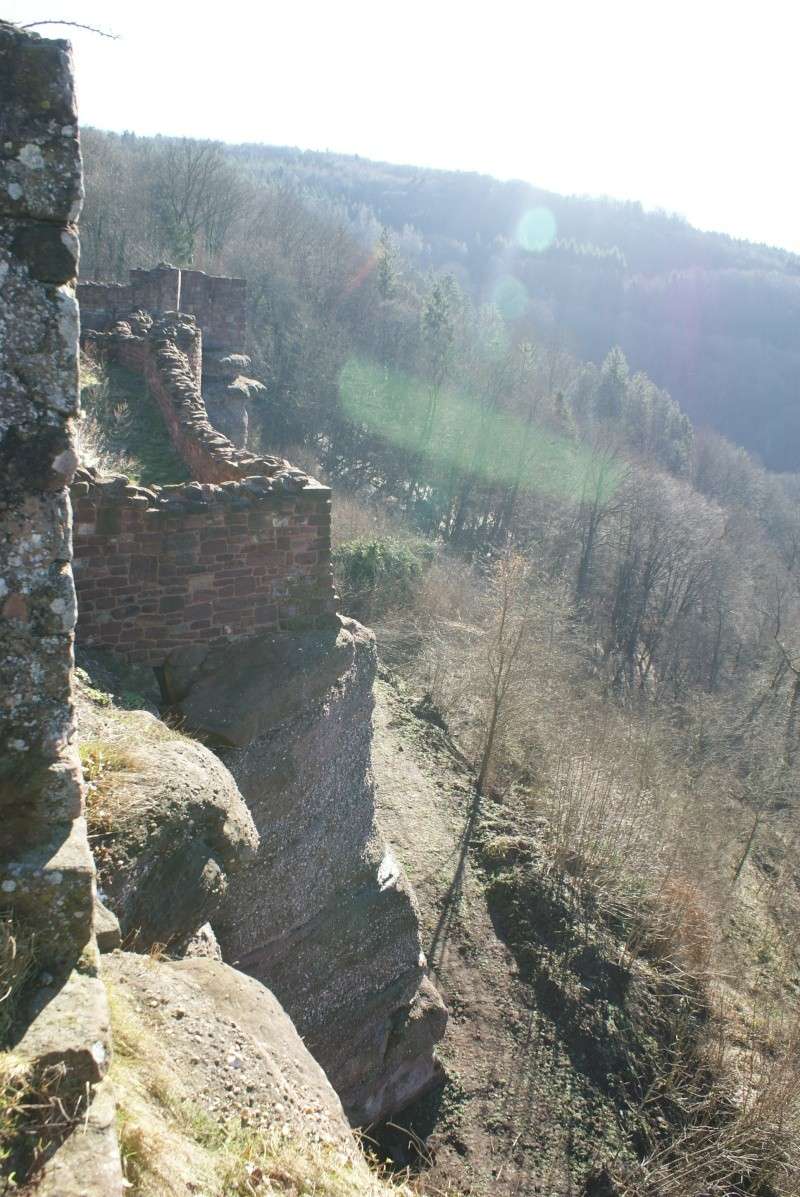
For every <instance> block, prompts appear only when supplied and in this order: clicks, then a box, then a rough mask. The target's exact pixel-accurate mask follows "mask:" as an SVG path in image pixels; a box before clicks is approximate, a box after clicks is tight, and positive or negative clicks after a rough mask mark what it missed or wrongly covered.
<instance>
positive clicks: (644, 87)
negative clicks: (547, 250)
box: [2, 0, 800, 252]
mask: <svg viewBox="0 0 800 1197" xmlns="http://www.w3.org/2000/svg"><path fill="white" fill-rule="evenodd" d="M2 16H3V17H4V18H5V19H6V20H11V21H17V22H19V23H20V24H23V23H27V22H29V21H35V20H41V19H44V18H59V17H60V18H65V17H67V18H69V19H70V20H73V21H81V22H85V23H87V24H90V25H97V26H100V27H101V28H104V29H107V30H110V31H113V32H114V33H116V34H118V35H119V40H118V41H108V40H106V39H104V38H100V37H97V36H96V35H92V34H89V33H84V32H82V31H80V30H69V29H64V28H60V27H58V26H52V27H49V26H45V27H43V28H41V29H39V30H38V32H40V33H42V34H43V35H47V36H51V37H70V38H71V40H72V42H73V44H74V47H75V54H76V60H77V73H78V88H79V100H80V111H81V120H82V122H83V123H84V124H92V125H97V126H99V127H101V128H106V129H117V130H123V129H132V130H134V131H135V132H137V133H168V134H182V135H187V136H193V137H212V138H220V139H222V140H225V141H234V142H237V141H259V142H266V143H270V144H276V145H297V146H300V147H302V148H303V149H317V150H324V149H330V150H337V151H341V152H345V153H357V154H360V155H362V156H363V157H368V158H379V159H384V160H387V161H390V162H404V163H414V164H417V165H421V166H433V167H446V168H453V169H462V170H477V171H482V172H485V173H487V174H493V175H496V176H497V177H499V178H520V179H526V180H528V181H529V182H531V183H534V184H536V185H537V186H541V187H546V188H549V189H551V190H553V191H559V192H565V193H577V194H589V195H610V196H616V197H618V198H622V199H638V200H641V201H642V203H644V204H645V205H646V206H647V207H661V208H666V209H668V210H670V211H674V212H679V213H681V214H682V215H683V216H685V217H686V218H687V219H688V220H689V221H691V223H692V224H695V225H697V226H699V227H700V228H704V229H718V230H720V231H722V232H726V233H731V234H733V235H734V236H738V237H747V238H750V239H752V240H755V241H765V242H768V243H770V244H773V245H780V246H783V247H784V248H787V249H793V250H795V251H797V252H800V164H799V163H798V158H797V118H798V90H797V89H798V82H797V81H798V63H797V47H798V44H800V37H799V36H798V35H800V5H797V4H796V3H794V2H793V0H789V2H788V3H778V2H776V0H757V2H753V0H749V2H748V3H744V0H517V2H516V3H512V2H510V0H488V2H487V0H484V2H483V3H470V0H403V2H402V3H400V2H395V3H393V4H389V3H386V0H366V2H362V0H249V2H247V0H225V2H224V3H218V2H217V3H214V4H210V3H202V0H137V2H136V3H135V4H123V3H119V0H116V2H115V0H5V3H4V4H3V12H2Z"/></svg>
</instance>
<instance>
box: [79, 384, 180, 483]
mask: <svg viewBox="0 0 800 1197" xmlns="http://www.w3.org/2000/svg"><path fill="white" fill-rule="evenodd" d="M81 406H82V408H83V410H84V419H83V421H82V424H81V426H80V428H79V436H78V441H79V447H80V449H81V450H82V453H81V456H82V458H83V459H84V460H83V464H87V465H96V466H97V468H98V469H101V470H104V471H113V472H119V473H122V474H127V475H128V477H129V478H130V479H131V480H132V481H133V482H136V483H139V484H140V485H143V486H148V485H154V486H162V485H164V484H167V483H171V482H186V481H188V480H189V472H188V470H187V468H186V466H185V464H184V463H183V461H182V460H181V458H180V457H179V456H178V454H177V452H176V451H175V449H174V447H173V445H172V441H171V440H170V437H169V433H168V432H167V429H166V426H165V424H164V419H163V417H162V415H161V412H160V410H159V408H158V405H157V404H156V402H155V400H154V399H152V398H151V396H150V394H149V392H148V390H147V387H146V386H145V383H144V381H143V379H141V378H140V377H139V376H138V375H136V374H134V373H132V372H131V371H130V370H126V369H124V368H123V367H122V366H114V365H98V364H97V363H95V362H90V363H88V364H84V366H83V367H82V369H81ZM92 458H94V459H95V460H92Z"/></svg>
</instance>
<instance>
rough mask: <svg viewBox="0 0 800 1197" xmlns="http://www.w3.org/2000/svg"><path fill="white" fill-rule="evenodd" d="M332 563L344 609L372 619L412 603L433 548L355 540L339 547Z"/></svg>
mask: <svg viewBox="0 0 800 1197" xmlns="http://www.w3.org/2000/svg"><path fill="white" fill-rule="evenodd" d="M333 559H334V570H335V573H336V580H337V584H338V586H339V590H340V593H341V595H342V600H343V605H344V608H345V609H346V610H348V611H352V612H353V614H354V615H357V616H359V617H361V618H374V617H375V616H379V615H383V614H384V613H385V612H387V611H389V610H390V609H392V608H402V607H408V606H411V605H412V604H413V603H414V601H415V599H416V597H417V594H418V592H419V588H420V583H421V580H422V576H423V573H424V571H425V568H426V566H427V565H429V564H430V562H431V561H432V559H433V547H432V546H431V545H427V544H425V542H424V541H403V540H399V539H397V538H395V537H392V536H381V537H373V538H359V539H357V540H351V541H348V542H347V543H345V544H343V545H340V546H339V548H337V549H336V550H335V551H334V554H333Z"/></svg>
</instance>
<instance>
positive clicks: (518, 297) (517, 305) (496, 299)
mask: <svg viewBox="0 0 800 1197" xmlns="http://www.w3.org/2000/svg"><path fill="white" fill-rule="evenodd" d="M492 301H493V303H494V305H495V307H496V308H497V310H498V311H499V312H500V314H501V315H502V316H504V317H505V319H506V320H518V319H519V318H520V316H524V315H525V310H526V308H527V306H528V292H527V291H526V290H525V287H524V285H523V284H522V283H521V282H520V281H519V279H518V278H514V277H513V275H510V274H506V275H504V276H503V278H501V279H498V281H497V282H496V284H495V286H494V290H493V291H492Z"/></svg>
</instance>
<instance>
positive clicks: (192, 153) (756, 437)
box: [82, 130, 800, 470]
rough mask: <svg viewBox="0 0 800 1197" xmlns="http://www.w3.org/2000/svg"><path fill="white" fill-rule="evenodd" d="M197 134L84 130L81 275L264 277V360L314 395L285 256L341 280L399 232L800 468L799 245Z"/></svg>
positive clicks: (439, 261) (415, 256)
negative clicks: (615, 350) (177, 267)
mask: <svg viewBox="0 0 800 1197" xmlns="http://www.w3.org/2000/svg"><path fill="white" fill-rule="evenodd" d="M193 144H194V147H195V148H194V149H187V143H180V142H172V141H169V140H168V139H164V138H157V139H155V140H153V139H147V138H135V137H132V136H129V135H124V136H122V137H119V136H113V135H109V134H102V133H98V132H96V131H93V130H88V131H87V132H86V133H85V134H84V150H85V155H86V166H87V178H88V184H89V187H88V202H87V207H86V210H85V214H84V219H83V227H84V237H83V261H82V271H83V274H84V276H85V277H87V278H91V277H95V278H112V277H113V278H116V277H118V276H120V275H121V272H123V271H124V270H125V269H126V267H127V266H128V265H140V264H142V263H150V262H153V261H156V260H158V257H160V256H164V255H166V256H167V257H168V258H170V259H171V260H173V261H176V260H179V259H180V260H189V259H192V260H193V261H194V262H195V263H196V264H197V265H200V266H202V267H204V268H214V269H217V268H219V269H223V270H229V269H233V270H236V271H238V272H239V273H242V274H246V275H247V277H248V278H250V279H251V280H253V281H255V276H256V274H260V273H261V271H262V270H263V272H264V275H265V277H263V278H261V279H259V280H258V281H259V288H260V292H261V294H260V300H259V310H260V314H261V315H262V318H263V317H266V321H267V323H268V324H269V325H271V326H272V331H273V333H275V334H276V335H277V337H278V345H274V346H271V347H270V353H269V357H270V359H271V360H272V361H273V364H274V365H275V366H276V368H277V369H278V370H279V371H280V372H279V374H278V376H277V380H278V385H279V388H280V389H281V391H282V392H283V391H286V392H288V391H289V389H290V388H291V390H292V391H293V392H294V396H297V395H298V394H303V395H305V396H306V397H308V396H309V394H310V388H309V379H308V378H307V377H305V376H303V374H302V373H301V374H300V375H299V376H298V374H297V373H296V372H297V371H298V370H300V371H302V358H303V357H304V356H305V353H306V352H308V353H312V354H314V355H315V354H316V353H318V352H319V348H320V346H319V345H318V343H317V335H316V334H315V333H314V334H312V336H311V337H310V338H309V340H310V342H311V343H310V344H306V345H305V346H296V345H293V350H294V353H295V354H299V359H298V357H296V356H295V357H294V358H293V359H291V361H287V360H286V359H285V358H284V354H285V352H287V351H289V348H290V345H292V343H293V340H294V338H293V332H294V329H295V328H296V326H297V320H298V318H299V319H302V316H301V315H300V312H299V311H298V310H297V298H298V297H297V294H296V292H295V291H294V288H293V287H292V286H291V283H290V279H288V278H287V277H286V272H285V270H284V269H282V268H281V259H282V258H283V257H284V255H289V256H292V255H294V254H295V253H297V252H298V251H300V252H301V253H302V255H303V258H304V264H303V268H302V273H303V278H304V281H306V282H309V283H312V285H313V284H314V283H315V282H317V281H321V279H320V277H319V272H320V271H323V272H326V273H328V276H329V278H331V275H330V272H331V270H333V272H334V274H335V272H336V269H337V265H339V266H340V265H341V264H342V262H343V259H345V260H346V259H347V257H348V256H350V255H349V253H348V248H347V246H348V243H349V244H350V246H353V247H357V248H358V249H359V250H360V251H361V259H362V265H363V264H364V261H365V259H366V255H368V254H369V253H371V252H372V251H373V250H374V249H375V248H376V247H378V245H379V243H380V239H381V235H382V230H383V229H385V230H386V233H385V237H386V238H387V243H388V244H389V245H390V246H391V247H392V249H393V251H394V252H396V253H397V255H398V256H399V258H400V259H401V260H402V261H403V262H404V263H406V264H407V265H408V267H409V268H411V269H413V270H414V271H416V272H422V273H427V272H429V271H435V272H447V273H449V274H451V275H452V276H453V277H454V278H455V279H456V280H457V282H458V284H459V286H460V287H461V288H463V290H464V292H465V293H466V294H467V295H468V296H469V297H470V300H471V301H473V302H474V303H476V304H478V305H482V304H487V303H491V304H495V305H497V306H498V308H500V310H502V312H503V314H504V316H505V317H506V319H507V320H508V321H509V324H510V328H511V332H512V335H513V337H514V338H515V339H520V340H524V339H528V338H535V339H544V340H545V341H547V342H548V343H553V344H557V345H558V346H559V347H560V348H562V349H563V350H565V351H568V352H569V353H571V354H573V355H574V356H575V357H576V358H578V359H583V360H587V361H589V362H592V363H593V364H594V365H595V366H599V365H600V364H601V363H602V361H603V359H604V358H605V356H606V354H607V353H608V351H609V350H610V349H611V348H612V347H613V346H614V345H619V346H621V348H622V350H623V352H624V353H625V355H626V357H627V358H628V360H629V362H630V364H631V369H632V371H633V372H637V371H640V370H644V371H646V372H647V374H648V375H649V376H650V377H651V378H652V379H653V380H654V382H655V383H656V384H657V385H658V386H659V387H662V388H665V389H667V390H668V391H670V392H671V394H672V396H673V398H674V399H675V400H677V402H678V403H680V405H681V407H682V408H683V410H684V411H686V412H687V414H688V415H689V416H690V417H691V418H692V420H693V421H694V422H695V423H696V424H697V425H698V426H699V427H702V426H709V427H711V428H713V429H715V430H716V431H718V432H720V433H722V434H723V435H725V436H727V437H728V438H729V439H731V440H733V441H735V442H736V443H737V444H741V445H743V446H744V447H745V448H747V449H749V450H751V451H754V452H756V453H757V454H759V455H760V456H761V457H762V458H763V459H764V461H765V462H766V463H767V464H768V465H769V466H770V467H771V468H773V469H780V470H794V469H797V468H798V465H800V423H799V422H798V420H799V419H800V417H798V415H797V410H798V406H797V398H798V390H797V387H798V384H797V378H798V376H800V371H799V370H798V366H800V349H799V348H798V342H797V327H798V315H800V260H799V259H798V258H797V256H796V255H793V254H790V253H788V252H785V251H783V250H780V249H771V248H769V247H767V246H764V245H753V244H750V243H748V242H743V241H736V240H734V239H732V238H730V237H727V236H723V235H721V234H716V233H702V232H699V231H698V230H697V229H693V228H691V226H689V225H688V224H686V223H685V222H684V221H683V220H681V219H680V218H678V217H676V216H671V215H668V214H666V213H662V212H645V211H643V209H642V208H641V206H640V205H638V204H635V203H621V202H615V201H612V200H602V199H589V198H584V197H565V196H560V195H556V194H554V193H552V192H546V191H542V190H540V189H537V188H535V187H531V186H530V185H528V184H526V183H520V182H506V183H503V182H499V181H498V180H496V179H491V178H488V177H486V176H481V175H477V174H465V173H458V172H447V171H434V170H424V169H421V168H416V167H409V166H392V165H389V164H387V163H378V162H370V161H369V160H366V159H362V158H358V157H346V156H343V155H336V154H322V153H302V152H300V151H298V150H292V149H286V148H279V147H274V146H252V145H244V146H229V147H224V148H223V147H221V146H214V145H213V144H212V143H205V145H204V147H203V148H202V150H200V149H198V143H193ZM198 154H199V155H200V156H199V158H198ZM297 199H300V200H301V201H302V205H303V207H304V208H305V210H306V213H307V215H306V216H305V217H298V214H297V211H296V205H295V203H294V201H295V200H297ZM310 213H313V220H312V219H311V218H310ZM277 226H280V234H279V245H277V246H276V245H275V234H276V233H277V232H278V227H277ZM301 229H302V230H304V232H305V236H304V235H303V232H301ZM312 230H313V231H312ZM326 230H327V232H326ZM309 233H311V240H310V241H308V240H306V237H307V235H308V234H309ZM326 241H327V244H325V242H326ZM270 243H272V245H273V250H272V252H270V251H269V250H268V249H267V246H269V245H270ZM251 251H252V252H251ZM276 251H277V252H276ZM321 254H322V255H323V256H324V259H325V260H321V256H320V255H321ZM276 259H277V260H276ZM354 265H355V264H354ZM358 269H359V267H355V269H354V270H353V272H352V275H351V279H350V280H349V281H350V283H351V285H350V286H348V287H345V288H342V287H336V286H335V284H334V286H333V287H330V288H329V289H328V290H327V292H326V296H325V299H324V301H323V302H324V304H325V306H326V307H327V308H328V309H329V310H328V319H327V320H326V324H327V325H328V327H327V329H326V331H325V333H324V334H322V335H323V339H324V340H327V338H328V337H329V336H330V335H331V333H332V332H333V330H334V328H335V326H336V324H338V323H339V322H340V321H341V320H344V322H345V323H346V324H347V325H348V327H349V328H351V329H357V328H358V317H357V315H356V311H357V310H358V307H359V305H358V303H357V302H356V301H357V299H358V296H357V295H356V296H351V295H350V292H351V291H352V282H353V279H355V278H356V277H357V276H358ZM291 273H293V272H290V274H291ZM331 281H333V280H332V279H331ZM287 284H288V285H287ZM359 286H361V285H360V284H359ZM363 290H364V288H363V287H361V291H362V294H363ZM367 290H368V291H369V290H370V288H367ZM302 294H303V298H310V296H309V294H308V292H307V291H306V289H305V287H304V288H303V291H302ZM348 297H349V299H350V302H349V303H348V302H347V301H348ZM331 305H332V308H333V310H330V309H331ZM301 306H302V305H301ZM347 307H349V308H350V309H351V311H350V314H347V312H346V311H345V309H346V308H347ZM353 309H355V310H353ZM276 317H278V318H277V319H276ZM354 317H355V318H354ZM256 329H257V326H255V325H254V331H255V330H256ZM306 331H307V333H308V332H309V331H310V330H309V329H306ZM335 335H336V334H335V333H334V336H335ZM276 349H277V350H278V354H277V355H276V352H275V351H276ZM279 358H280V359H281V363H280V365H278V359H279ZM320 366H321V368H322V369H323V370H324V369H325V362H324V360H323V361H322V362H320ZM287 367H289V369H290V371H291V373H292V374H293V375H294V378H293V379H292V380H290V379H289V378H287V377H286V374H285V371H286V369H287ZM298 383H299V386H297V384H298Z"/></svg>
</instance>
